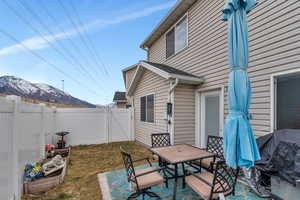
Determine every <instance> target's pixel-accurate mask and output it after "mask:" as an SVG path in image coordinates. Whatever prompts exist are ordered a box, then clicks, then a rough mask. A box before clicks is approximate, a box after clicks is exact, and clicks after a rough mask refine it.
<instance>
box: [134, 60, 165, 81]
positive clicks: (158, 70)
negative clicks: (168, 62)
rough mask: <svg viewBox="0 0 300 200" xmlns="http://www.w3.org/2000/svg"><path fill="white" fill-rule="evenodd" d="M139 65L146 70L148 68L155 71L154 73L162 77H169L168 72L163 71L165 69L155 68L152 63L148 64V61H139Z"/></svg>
mask: <svg viewBox="0 0 300 200" xmlns="http://www.w3.org/2000/svg"><path fill="white" fill-rule="evenodd" d="M140 65H142V66H143V67H145V68H146V69H148V70H150V71H152V72H154V73H156V74H158V75H160V76H162V77H163V78H165V79H169V78H171V75H170V73H168V72H165V71H163V70H161V69H158V68H156V67H154V66H152V65H150V64H148V63H145V62H143V61H141V62H140Z"/></svg>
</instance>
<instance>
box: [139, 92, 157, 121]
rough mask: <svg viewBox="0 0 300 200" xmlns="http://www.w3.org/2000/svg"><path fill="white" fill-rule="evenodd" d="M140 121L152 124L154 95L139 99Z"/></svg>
mask: <svg viewBox="0 0 300 200" xmlns="http://www.w3.org/2000/svg"><path fill="white" fill-rule="evenodd" d="M141 121H143V122H152V123H153V122H154V95H153V94H152V95H148V96H143V97H141Z"/></svg>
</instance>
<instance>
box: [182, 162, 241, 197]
mask: <svg viewBox="0 0 300 200" xmlns="http://www.w3.org/2000/svg"><path fill="white" fill-rule="evenodd" d="M238 173H239V168H237V169H233V168H230V167H228V166H227V165H226V163H225V161H224V160H221V161H217V163H216V167H215V170H214V172H213V173H211V172H203V173H194V172H191V171H188V170H186V171H185V176H186V177H185V182H186V184H187V185H189V186H190V187H191V188H192V189H193V190H194V191H195V192H196V193H198V195H199V196H201V197H202V198H203V199H205V200H211V199H219V195H220V194H223V195H224V196H228V195H231V194H232V195H235V185H236V181H237V177H238ZM187 175H188V176H187Z"/></svg>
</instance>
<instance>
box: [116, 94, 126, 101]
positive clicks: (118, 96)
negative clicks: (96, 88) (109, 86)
mask: <svg viewBox="0 0 300 200" xmlns="http://www.w3.org/2000/svg"><path fill="white" fill-rule="evenodd" d="M113 101H114V102H117V101H118V102H120V101H122V102H124V101H127V98H126V92H115V95H114V99H113Z"/></svg>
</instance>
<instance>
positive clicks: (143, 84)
mask: <svg viewBox="0 0 300 200" xmlns="http://www.w3.org/2000/svg"><path fill="white" fill-rule="evenodd" d="M168 90H169V81H167V80H166V79H164V78H162V77H160V76H159V75H157V74H155V73H153V72H151V71H149V70H145V72H144V74H143V75H142V77H141V79H140V81H139V83H138V85H137V87H136V90H135V92H134V102H135V138H136V140H137V141H139V142H142V143H144V144H146V145H149V146H150V145H151V138H150V135H151V133H154V132H166V131H167V123H166V121H165V120H164V118H165V113H166V103H167V100H168ZM149 94H154V123H149V122H142V121H141V120H140V98H141V97H142V96H146V95H149Z"/></svg>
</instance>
